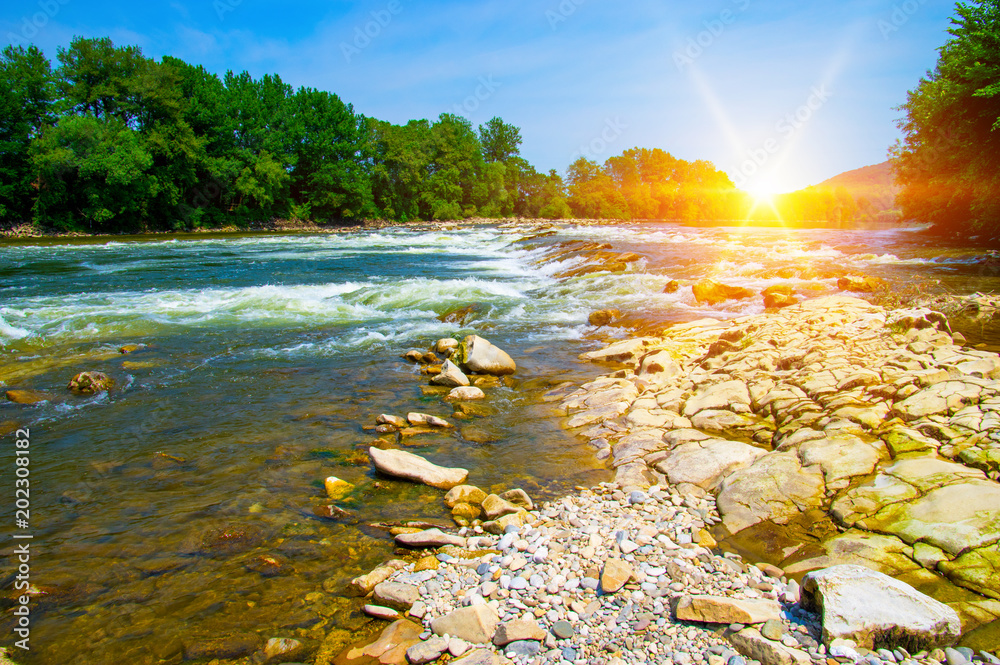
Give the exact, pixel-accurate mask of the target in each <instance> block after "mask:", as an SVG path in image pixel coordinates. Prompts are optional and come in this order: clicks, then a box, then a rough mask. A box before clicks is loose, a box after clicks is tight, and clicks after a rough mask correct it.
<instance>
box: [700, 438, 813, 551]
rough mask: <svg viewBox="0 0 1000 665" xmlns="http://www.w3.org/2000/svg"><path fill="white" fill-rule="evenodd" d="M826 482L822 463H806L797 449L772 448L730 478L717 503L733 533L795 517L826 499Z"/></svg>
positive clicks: (724, 521) (727, 526)
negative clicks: (774, 450)
mask: <svg viewBox="0 0 1000 665" xmlns="http://www.w3.org/2000/svg"><path fill="white" fill-rule="evenodd" d="M824 494H825V483H824V480H823V473H822V470H821V469H820V467H819V466H811V467H808V466H807V467H803V466H802V465H801V463H800V462H799V457H798V455H796V454H795V452H792V451H790V452H784V453H777V452H772V453H768V454H766V455H764V456H763V457H761V458H760V459H758V460H757V461H756V462H754V463H753V464H751V465H750V466H749V467H746V468H744V469H739V470H737V471H735V472H734V473H733V474H732V475H730V476H729V477H728V478H726V479H725V480H724V481H723V483H722V491H721V492H719V495H718V498H717V501H716V503H717V505H718V508H719V512H720V513H721V514H722V516H723V523H724V525H725V526H726V528H727V529H728V530H729V532H730V533H737V532H739V531H742V530H743V529H745V528H747V527H748V526H751V525H753V524H756V523H758V522H762V521H764V520H773V521H774V522H776V523H778V524H785V523H786V522H787V521H788V520H790V519H791V518H792V517H794V516H796V515H798V514H799V513H801V512H804V511H806V510H809V509H811V508H818V507H819V506H820V505H822V503H823V498H824Z"/></svg>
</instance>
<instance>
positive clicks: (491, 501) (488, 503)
mask: <svg viewBox="0 0 1000 665" xmlns="http://www.w3.org/2000/svg"><path fill="white" fill-rule="evenodd" d="M517 511H518V507H517V506H515V505H514V504H512V503H509V502H507V501H504V500H503V499H501V498H500V497H498V496H497V495H496V494H490V495H489V496H488V497H486V498H485V499H484V500H483V512H484V513H486V519H489V520H495V519H497V518H498V517H503V516H504V515H511V514H513V513H516V512H517Z"/></svg>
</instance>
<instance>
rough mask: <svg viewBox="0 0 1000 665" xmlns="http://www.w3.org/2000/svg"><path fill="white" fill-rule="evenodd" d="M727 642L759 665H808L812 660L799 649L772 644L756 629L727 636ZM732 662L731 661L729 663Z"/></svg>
mask: <svg viewBox="0 0 1000 665" xmlns="http://www.w3.org/2000/svg"><path fill="white" fill-rule="evenodd" d="M729 642H730V643H731V644H732V645H733V646H734V647H735V648H736V650H737V651H739V652H740V654H742V655H743V656H746V657H747V658H749V659H751V660H756V661H758V662H759V663H761V665H810V664H811V663H812V658H810V657H809V654H807V653H806V652H805V651H802V650H801V649H792V648H790V647H786V646H785V645H783V644H781V643H779V642H772V641H771V640H769V639H767V638H766V637H764V636H763V635H761V634H760V631H758V630H757V629H756V628H744V629H743V630H741V631H739V632H738V633H733V634H732V635H730V636H729ZM730 662H732V661H730Z"/></svg>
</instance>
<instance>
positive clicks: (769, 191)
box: [746, 185, 780, 208]
mask: <svg viewBox="0 0 1000 665" xmlns="http://www.w3.org/2000/svg"><path fill="white" fill-rule="evenodd" d="M746 192H747V194H749V195H750V196H752V197H753V203H754V206H755V207H758V208H763V207H774V197H775V196H777V195H778V194H780V191H779V190H778V189H777V188H775V187H771V186H769V185H756V186H753V187H747V189H746Z"/></svg>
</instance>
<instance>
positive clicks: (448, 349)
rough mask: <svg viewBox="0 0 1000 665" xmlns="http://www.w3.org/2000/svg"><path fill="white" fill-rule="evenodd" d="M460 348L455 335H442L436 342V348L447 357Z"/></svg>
mask: <svg viewBox="0 0 1000 665" xmlns="http://www.w3.org/2000/svg"><path fill="white" fill-rule="evenodd" d="M457 348H458V340H457V339H454V338H453V337H442V338H441V339H439V340H438V341H437V342H435V343H434V350H435V351H436V352H438V353H440V354H441V355H442V356H444V357H445V358H447V357H449V356H450V355H451V354H452V353H454V352H455V349H457Z"/></svg>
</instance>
